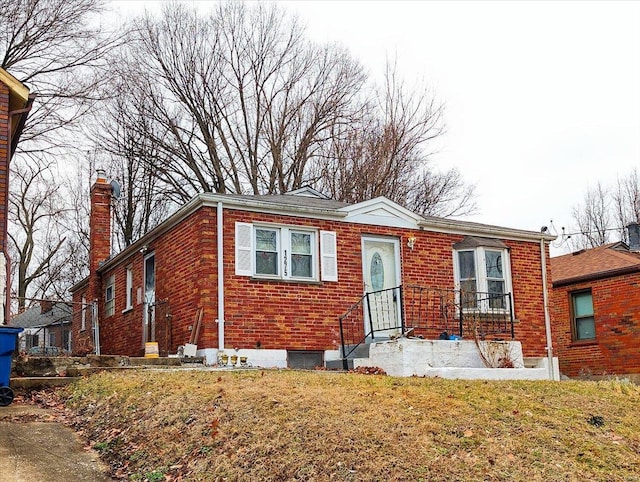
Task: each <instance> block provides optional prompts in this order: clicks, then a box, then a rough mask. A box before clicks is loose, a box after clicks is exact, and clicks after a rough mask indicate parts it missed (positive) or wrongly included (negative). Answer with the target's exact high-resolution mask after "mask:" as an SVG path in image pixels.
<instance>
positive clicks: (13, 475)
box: [0, 401, 112, 482]
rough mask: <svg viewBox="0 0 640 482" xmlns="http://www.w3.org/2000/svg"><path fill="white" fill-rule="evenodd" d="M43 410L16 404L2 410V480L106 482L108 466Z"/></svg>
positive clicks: (0, 425)
mask: <svg viewBox="0 0 640 482" xmlns="http://www.w3.org/2000/svg"><path fill="white" fill-rule="evenodd" d="M52 418H53V417H51V416H50V413H49V412H48V411H47V410H45V409H43V408H39V407H36V406H34V405H30V404H23V403H20V402H19V401H14V402H13V404H11V405H9V406H8V407H0V480H2V481H3V482H33V481H42V482H69V481H74V482H85V481H86V482H89V481H91V482H106V481H110V480H112V479H111V478H110V477H108V476H107V475H105V474H106V473H107V468H106V466H105V465H104V464H103V463H102V462H100V460H99V458H98V455H97V454H96V453H95V452H93V451H88V450H85V448H84V447H83V444H82V442H81V440H80V438H79V437H78V436H77V435H76V433H75V432H74V431H73V430H71V429H70V428H68V427H65V426H64V425H62V424H61V423H58V422H54V421H49V420H50V419H52Z"/></svg>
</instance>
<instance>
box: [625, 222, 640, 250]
mask: <svg viewBox="0 0 640 482" xmlns="http://www.w3.org/2000/svg"><path fill="white" fill-rule="evenodd" d="M627 232H628V234H629V250H631V251H634V252H638V251H640V224H638V223H630V224H628V225H627Z"/></svg>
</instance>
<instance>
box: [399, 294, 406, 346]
mask: <svg viewBox="0 0 640 482" xmlns="http://www.w3.org/2000/svg"><path fill="white" fill-rule="evenodd" d="M398 293H399V295H400V327H401V329H402V332H401V333H402V334H403V335H404V333H405V324H404V302H403V297H404V294H403V290H402V285H400V286H398Z"/></svg>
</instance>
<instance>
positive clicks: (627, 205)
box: [612, 169, 640, 242]
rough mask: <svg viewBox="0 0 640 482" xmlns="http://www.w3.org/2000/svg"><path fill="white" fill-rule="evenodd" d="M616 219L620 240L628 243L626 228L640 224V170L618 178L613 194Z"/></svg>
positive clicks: (634, 170)
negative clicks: (639, 174) (639, 175)
mask: <svg viewBox="0 0 640 482" xmlns="http://www.w3.org/2000/svg"><path fill="white" fill-rule="evenodd" d="M612 198H613V206H614V210H615V213H614V218H615V219H616V221H617V222H618V227H619V233H620V239H621V240H622V241H624V242H628V234H629V233H628V232H627V230H626V229H625V227H626V226H627V225H628V224H629V223H638V222H640V178H639V177H638V169H633V170H632V171H631V173H629V175H628V176H626V177H623V178H620V177H618V181H617V185H616V187H615V189H614V190H613V193H612Z"/></svg>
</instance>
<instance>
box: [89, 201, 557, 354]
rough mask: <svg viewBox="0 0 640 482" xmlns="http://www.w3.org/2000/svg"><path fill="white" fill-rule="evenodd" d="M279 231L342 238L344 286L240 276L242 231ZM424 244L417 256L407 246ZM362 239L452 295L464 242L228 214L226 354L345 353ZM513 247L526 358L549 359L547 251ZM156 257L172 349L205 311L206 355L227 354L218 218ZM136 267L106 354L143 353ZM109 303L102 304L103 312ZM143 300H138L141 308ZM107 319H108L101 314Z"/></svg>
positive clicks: (407, 276)
mask: <svg viewBox="0 0 640 482" xmlns="http://www.w3.org/2000/svg"><path fill="white" fill-rule="evenodd" d="M236 222H270V223H278V224H283V225H295V226H308V227H313V228H315V229H318V230H328V231H334V232H336V233H337V248H338V282H317V283H304V282H286V281H271V280H257V279H253V278H251V277H246V276H236V275H235V259H234V252H235V223H236ZM410 234H411V235H413V236H415V237H416V238H417V239H416V243H415V247H414V249H413V250H410V249H409V248H408V247H407V246H406V239H407V237H408V236H409V235H410ZM363 235H375V236H389V237H393V238H400V239H401V243H400V245H401V258H402V263H401V265H402V278H403V283H404V284H418V285H422V286H438V287H446V288H452V287H453V283H454V281H453V255H452V245H453V244H454V243H455V242H457V241H460V240H461V239H462V238H463V236H458V235H449V234H443V233H430V232H426V231H415V230H406V229H400V228H389V227H380V226H371V225H362V224H349V223H341V222H336V221H326V220H317V219H307V218H299V217H291V216H282V215H269V214H259V213H249V212H243V211H237V210H227V209H225V211H224V273H225V346H226V347H227V348H231V347H235V348H255V347H256V346H258V345H259V346H261V347H262V348H265V349H293V350H324V349H335V348H337V346H338V344H339V326H338V318H339V316H340V315H342V314H343V313H344V312H345V311H346V310H347V309H348V308H349V306H350V305H351V304H353V303H354V302H356V301H357V300H358V299H359V298H360V296H361V294H362V257H361V256H362V255H361V238H362V236H363ZM506 243H507V244H508V245H509V247H510V248H511V264H512V272H513V284H514V298H515V307H516V317H517V318H518V319H519V320H520V323H519V324H518V325H517V327H516V338H517V339H519V340H521V341H522V342H523V348H524V351H525V356H543V355H544V354H545V353H544V347H545V346H546V343H545V335H544V311H543V301H542V288H541V286H542V282H541V272H540V247H539V244H538V243H535V242H534V243H526V242H514V241H507V242H506ZM151 251H153V252H154V253H155V256H156V299H158V300H160V299H166V300H167V301H168V305H169V307H170V311H171V315H172V317H171V322H172V346H171V351H172V352H175V350H176V348H177V346H178V345H183V344H184V343H186V342H187V341H188V339H189V334H190V332H189V329H188V328H189V326H190V325H192V324H193V321H194V317H195V314H196V310H197V308H198V307H200V306H202V307H204V310H205V311H204V318H203V327H202V329H201V332H200V337H199V340H198V346H199V347H201V348H206V347H209V348H216V347H217V346H218V336H217V330H218V326H217V323H216V318H217V256H216V211H215V209H214V208H201V209H199V210H198V211H197V212H196V213H194V214H193V215H191V216H190V217H189V218H188V219H186V220H184V221H183V222H181V223H180V224H179V225H178V226H175V227H174V228H172V229H171V230H170V231H169V232H167V233H166V234H164V235H163V236H161V237H160V238H159V239H157V240H156V241H154V242H153V243H151V244H150V246H149V252H151ZM130 264H131V265H132V266H133V267H134V298H135V297H136V296H135V292H136V291H137V289H138V287H141V286H142V255H141V254H136V255H135V256H133V257H132V258H130V259H128V260H126V261H123V262H122V263H121V264H120V265H118V266H117V267H115V268H113V269H112V270H110V271H109V272H107V273H103V280H104V279H106V277H107V276H109V275H110V274H111V273H114V274H115V276H116V309H115V314H114V316H112V317H109V318H106V319H103V318H102V317H101V321H100V323H101V324H100V327H101V339H102V340H103V341H102V351H103V353H114V354H115V353H118V354H129V355H138V354H141V350H142V348H141V336H142V332H141V326H142V305H137V304H136V303H134V305H135V306H134V309H133V310H132V311H130V312H128V313H125V314H122V310H123V309H124V303H125V293H124V287H125V283H126V280H125V277H126V274H125V267H126V266H128V265H130ZM103 298H104V296H102V297H101V298H100V305H101V307H102V305H103V303H104V299H103ZM134 301H137V300H135V299H134ZM100 313H104V311H103V309H102V308H101V310H100Z"/></svg>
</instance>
